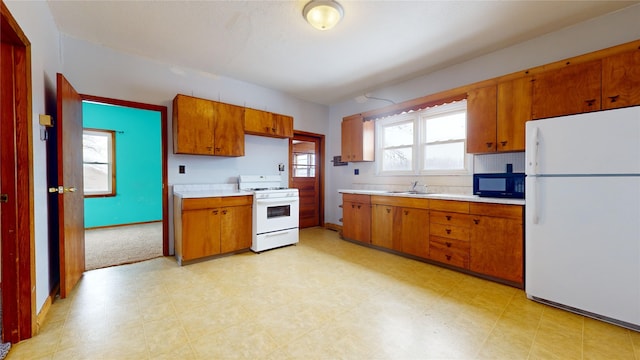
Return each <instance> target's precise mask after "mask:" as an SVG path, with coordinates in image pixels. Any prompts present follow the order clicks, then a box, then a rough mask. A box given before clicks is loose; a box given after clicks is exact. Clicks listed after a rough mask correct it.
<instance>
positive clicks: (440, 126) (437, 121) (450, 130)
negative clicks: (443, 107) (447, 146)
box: [425, 112, 467, 142]
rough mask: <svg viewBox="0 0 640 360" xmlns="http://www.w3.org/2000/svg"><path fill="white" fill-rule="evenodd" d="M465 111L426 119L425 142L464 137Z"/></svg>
mask: <svg viewBox="0 0 640 360" xmlns="http://www.w3.org/2000/svg"><path fill="white" fill-rule="evenodd" d="M466 124H467V116H466V112H456V113H448V114H444V115H443V116H438V117H434V118H429V119H428V120H427V121H426V125H427V126H426V129H425V130H426V132H427V142H434V141H447V140H456V139H464V138H465V137H466V131H467V130H466Z"/></svg>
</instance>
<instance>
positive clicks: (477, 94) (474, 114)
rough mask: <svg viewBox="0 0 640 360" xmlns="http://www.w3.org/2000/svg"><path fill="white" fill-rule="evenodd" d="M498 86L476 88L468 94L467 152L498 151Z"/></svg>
mask: <svg viewBox="0 0 640 360" xmlns="http://www.w3.org/2000/svg"><path fill="white" fill-rule="evenodd" d="M497 101H498V97H497V87H496V86H495V85H494V86H488V87H484V88H480V89H474V90H471V91H469V93H468V94H467V152H468V153H472V154H475V153H487V152H495V151H496V124H497Z"/></svg>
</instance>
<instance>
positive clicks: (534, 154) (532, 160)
mask: <svg viewBox="0 0 640 360" xmlns="http://www.w3.org/2000/svg"><path fill="white" fill-rule="evenodd" d="M531 136H532V139H531V140H532V145H533V151H531V152H530V153H529V154H531V155H530V157H529V159H528V161H527V162H528V164H527V166H528V168H529V171H528V173H529V175H537V174H538V152H539V151H540V128H539V127H537V126H536V127H534V128H533V134H532V135H531Z"/></svg>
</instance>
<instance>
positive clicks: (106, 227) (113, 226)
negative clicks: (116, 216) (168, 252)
mask: <svg viewBox="0 0 640 360" xmlns="http://www.w3.org/2000/svg"><path fill="white" fill-rule="evenodd" d="M161 222H162V220H153V221H142V222H134V223H127V224H115V225H104V226H94V227H88V228H84V229H85V230H95V229H108V228H117V227H121V226H131V225H144V224H153V223H161Z"/></svg>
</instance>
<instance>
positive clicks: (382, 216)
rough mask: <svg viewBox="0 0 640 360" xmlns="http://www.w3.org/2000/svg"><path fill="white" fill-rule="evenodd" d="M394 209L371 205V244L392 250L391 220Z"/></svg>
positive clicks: (387, 206)
mask: <svg viewBox="0 0 640 360" xmlns="http://www.w3.org/2000/svg"><path fill="white" fill-rule="evenodd" d="M394 213H395V208H394V207H393V206H391V205H382V204H373V205H371V243H372V244H373V245H376V246H382V247H385V248H387V249H393V248H394V246H393V242H394V241H393V240H394V236H393V218H394Z"/></svg>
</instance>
